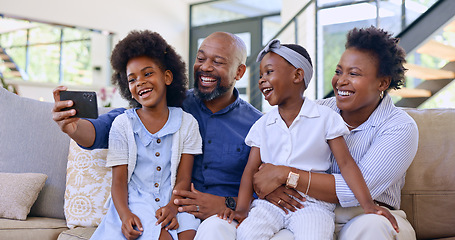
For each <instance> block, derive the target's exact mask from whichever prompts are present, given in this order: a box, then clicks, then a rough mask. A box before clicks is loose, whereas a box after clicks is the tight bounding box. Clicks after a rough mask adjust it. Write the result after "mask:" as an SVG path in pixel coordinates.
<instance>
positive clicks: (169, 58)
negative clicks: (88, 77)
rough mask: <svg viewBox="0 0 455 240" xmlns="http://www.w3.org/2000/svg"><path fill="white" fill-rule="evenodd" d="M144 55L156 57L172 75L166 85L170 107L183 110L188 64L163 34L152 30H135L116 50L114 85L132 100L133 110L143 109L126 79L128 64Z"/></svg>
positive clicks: (162, 66)
mask: <svg viewBox="0 0 455 240" xmlns="http://www.w3.org/2000/svg"><path fill="white" fill-rule="evenodd" d="M141 56H147V57H150V58H152V59H153V60H154V61H156V64H157V65H158V66H160V68H161V69H162V70H163V71H166V70H170V71H171V72H172V75H173V81H172V83H171V84H170V85H169V86H166V100H167V105H168V106H171V107H181V106H182V102H183V100H184V99H185V97H186V90H187V86H188V78H187V76H186V68H185V62H184V61H183V60H182V57H181V56H180V55H178V54H177V53H176V52H175V50H174V48H173V47H172V46H171V45H169V44H168V43H167V42H166V40H164V38H163V37H161V35H160V34H158V33H156V32H152V31H149V30H144V31H131V32H130V33H129V34H128V36H126V37H125V38H124V39H122V40H121V41H120V42H118V43H117V45H116V46H115V48H114V50H113V51H112V55H111V65H112V68H113V70H114V73H113V74H112V84H114V85H117V86H118V87H119V89H120V95H121V96H122V97H123V98H124V99H126V100H127V101H129V103H130V106H131V107H141V104H139V103H138V102H137V101H136V100H135V99H133V98H132V96H131V92H130V90H129V87H128V79H127V76H126V65H127V63H128V61H129V60H131V59H132V58H136V57H141Z"/></svg>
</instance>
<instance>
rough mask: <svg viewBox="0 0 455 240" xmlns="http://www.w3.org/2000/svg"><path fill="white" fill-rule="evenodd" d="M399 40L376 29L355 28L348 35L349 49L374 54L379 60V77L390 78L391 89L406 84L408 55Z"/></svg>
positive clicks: (347, 43) (347, 44) (347, 45)
mask: <svg viewBox="0 0 455 240" xmlns="http://www.w3.org/2000/svg"><path fill="white" fill-rule="evenodd" d="M399 41H400V39H399V38H394V37H392V36H391V34H390V33H388V32H386V31H384V30H383V29H379V28H376V27H373V26H371V27H369V28H360V29H358V28H354V29H352V30H351V31H349V33H348V34H347V42H346V45H345V47H346V49H347V48H351V47H353V48H357V49H359V50H365V51H368V52H371V53H373V54H374V55H375V56H376V57H377V60H378V63H379V67H378V76H380V77H384V76H390V78H391V81H390V85H389V87H388V88H387V90H389V89H399V88H400V87H401V86H402V85H403V84H404V80H405V78H404V73H405V72H406V70H407V69H406V68H405V67H404V66H403V64H404V63H405V62H406V59H405V57H406V53H405V51H404V50H403V48H402V47H400V46H399V45H398V42H399Z"/></svg>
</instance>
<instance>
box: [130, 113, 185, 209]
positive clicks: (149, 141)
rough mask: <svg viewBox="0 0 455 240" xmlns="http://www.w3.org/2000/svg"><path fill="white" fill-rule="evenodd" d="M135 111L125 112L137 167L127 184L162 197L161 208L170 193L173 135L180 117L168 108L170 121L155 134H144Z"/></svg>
mask: <svg viewBox="0 0 455 240" xmlns="http://www.w3.org/2000/svg"><path fill="white" fill-rule="evenodd" d="M136 110H137V109H130V110H127V111H126V112H125V113H126V114H127V115H128V117H129V118H130V119H131V121H132V126H133V132H134V139H135V140H136V146H137V161H136V167H135V169H134V172H133V174H132V176H131V181H130V184H133V185H135V187H137V188H139V189H141V190H143V191H146V192H148V193H150V194H154V195H155V196H156V197H161V198H162V199H161V200H162V201H160V202H161V203H163V204H160V206H164V205H166V204H167V203H168V202H169V200H170V196H171V190H172V189H171V174H170V173H171V148H172V134H174V133H175V132H177V130H179V128H180V124H181V121H179V120H180V119H181V118H182V117H181V113H180V114H178V112H176V111H178V110H180V109H177V108H171V107H170V108H169V118H168V119H169V120H168V121H167V122H166V124H165V125H164V126H163V127H162V128H161V129H160V130H159V131H158V132H156V133H154V134H152V133H150V132H149V131H147V129H146V127H145V126H144V124H143V123H142V121H141V120H140V118H139V116H138V115H137V112H136ZM180 111H181V110H180ZM174 115H177V116H174ZM160 192H161V193H162V194H160ZM160 195H161V196H160Z"/></svg>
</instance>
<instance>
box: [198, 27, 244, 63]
mask: <svg viewBox="0 0 455 240" xmlns="http://www.w3.org/2000/svg"><path fill="white" fill-rule="evenodd" d="M216 38H218V39H222V40H223V41H224V43H225V44H226V47H231V48H232V49H231V50H232V53H233V57H235V58H236V59H237V60H238V61H239V64H246V58H247V51H246V45H245V42H243V40H242V39H241V38H239V37H238V36H237V35H235V34H232V33H228V32H214V33H212V34H210V35H209V36H208V37H207V38H206V39H205V40H204V41H206V40H209V39H216Z"/></svg>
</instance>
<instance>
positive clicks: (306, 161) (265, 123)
mask: <svg viewBox="0 0 455 240" xmlns="http://www.w3.org/2000/svg"><path fill="white" fill-rule="evenodd" d="M346 134H349V129H348V128H347V127H346V124H345V122H344V121H343V119H342V118H341V116H340V115H339V114H338V113H336V112H335V111H333V110H332V109H330V108H328V107H326V106H321V105H318V104H316V103H315V102H314V101H311V100H309V99H307V98H305V101H304V102H303V105H302V107H301V109H300V113H299V115H298V116H297V117H296V118H295V119H294V121H293V122H292V124H291V126H289V128H288V127H287V126H286V123H285V122H284V121H283V119H282V118H281V116H280V114H279V112H278V108H274V109H273V110H271V111H270V112H269V113H267V114H265V115H264V116H262V117H261V118H260V119H259V120H258V121H257V122H256V123H255V124H254V125H253V126H252V127H251V129H250V131H249V133H248V135H247V136H246V138H245V143H246V144H247V145H248V146H250V147H253V146H254V147H258V148H260V154H261V160H262V162H264V163H272V164H275V165H285V166H290V167H295V168H298V169H301V170H306V171H312V172H325V171H326V170H328V169H329V167H330V165H331V161H330V154H331V150H330V147H329V145H328V143H327V140H330V139H334V138H337V137H339V136H343V135H346Z"/></svg>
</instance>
